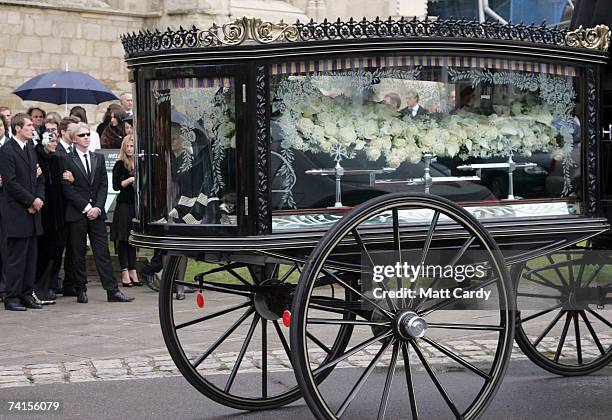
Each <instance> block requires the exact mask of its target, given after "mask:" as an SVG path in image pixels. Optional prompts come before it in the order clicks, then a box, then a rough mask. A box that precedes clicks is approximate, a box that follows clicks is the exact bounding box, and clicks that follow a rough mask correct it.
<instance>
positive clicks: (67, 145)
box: [60, 138, 74, 154]
mask: <svg viewBox="0 0 612 420" xmlns="http://www.w3.org/2000/svg"><path fill="white" fill-rule="evenodd" d="M60 144H61V145H62V147H63V148H64V150H65V151H66V153H68V154H70V149H68V148H69V147H72V145H71V144H69V143H67V142H66V141H64V139H63V138H61V139H60ZM72 148H73V149H74V147H72Z"/></svg>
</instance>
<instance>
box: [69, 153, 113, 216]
mask: <svg viewBox="0 0 612 420" xmlns="http://www.w3.org/2000/svg"><path fill="white" fill-rule="evenodd" d="M89 156H90V166H91V177H90V178H88V177H87V172H85V166H84V165H83V162H82V161H81V159H80V158H79V155H78V154H77V152H76V151H74V152H73V153H72V154H71V155H66V156H62V161H61V162H62V163H61V168H62V172H64V171H70V172H72V175H73V176H74V182H73V183H70V182H68V181H65V180H62V187H63V192H64V197H65V198H66V202H67V203H66V221H67V222H76V221H78V220H80V219H81V218H82V217H83V210H84V209H85V207H87V204H88V203H89V204H91V206H92V207H97V208H99V209H100V210H101V211H102V214H100V216H99V217H100V218H102V220H106V213H105V211H104V204H105V203H106V194H107V192H108V178H107V177H106V164H105V163H104V155H102V154H99V153H93V152H89Z"/></svg>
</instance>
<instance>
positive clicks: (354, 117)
mask: <svg viewBox="0 0 612 420" xmlns="http://www.w3.org/2000/svg"><path fill="white" fill-rule="evenodd" d="M302 99H303V100H302V101H300V102H298V103H293V104H291V107H288V109H287V111H288V112H284V113H283V114H282V115H280V116H279V118H278V120H277V122H278V124H279V126H280V128H281V130H282V134H283V140H282V143H281V146H282V147H283V148H293V149H297V150H302V151H309V152H314V153H328V154H330V155H332V156H334V157H335V158H336V160H337V161H339V160H341V158H342V157H343V156H344V157H353V156H354V154H355V153H356V152H357V151H360V150H363V151H364V152H365V155H366V156H367V158H368V159H369V160H371V161H376V160H377V159H379V158H380V157H381V156H383V157H384V158H385V161H386V164H387V165H388V166H390V167H398V166H399V165H401V164H402V162H412V163H417V162H419V161H420V160H421V157H422V154H423V153H432V154H434V155H436V156H440V157H456V156H457V157H459V158H461V159H467V158H468V157H479V158H490V157H495V156H509V155H511V154H513V155H521V156H526V157H529V156H531V154H532V153H534V152H536V151H543V152H549V153H551V154H552V155H553V157H554V158H555V159H563V158H564V157H566V156H568V155H569V154H570V153H571V149H572V142H571V141H569V142H568V141H565V142H564V143H565V145H563V146H560V145H559V144H558V143H557V136H558V134H559V130H558V129H557V128H556V127H555V124H554V116H553V112H552V108H551V107H550V106H549V105H524V104H521V103H516V104H514V105H513V106H512V107H509V108H506V109H500V110H499V111H500V112H499V113H496V114H492V115H489V116H485V115H480V114H477V113H474V112H469V111H461V110H460V111H458V112H456V113H454V114H446V115H439V114H436V115H429V116H425V117H421V118H414V119H413V118H410V117H408V116H403V115H402V114H401V113H399V112H396V111H394V110H393V109H390V108H389V107H388V106H386V105H384V104H380V103H375V102H365V103H362V104H360V103H355V102H354V101H352V100H351V99H350V98H346V97H344V96H338V97H335V98H331V97H328V96H325V95H309V96H308V97H306V98H305V97H302ZM563 137H564V139H566V140H567V137H568V136H566V135H564V136H563ZM569 137H570V139H571V135H570V136H569ZM339 151H343V154H342V153H340V152H339Z"/></svg>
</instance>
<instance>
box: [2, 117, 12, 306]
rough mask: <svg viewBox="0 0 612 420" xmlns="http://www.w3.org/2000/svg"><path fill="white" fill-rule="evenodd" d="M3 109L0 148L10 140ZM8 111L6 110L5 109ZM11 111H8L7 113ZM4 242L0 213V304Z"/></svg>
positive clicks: (3, 287)
mask: <svg viewBox="0 0 612 420" xmlns="http://www.w3.org/2000/svg"><path fill="white" fill-rule="evenodd" d="M3 108H6V107H2V106H0V122H2V124H0V125H2V130H0V148H1V147H2V146H4V144H5V143H6V142H7V141H8V139H9V138H10V132H11V130H10V128H9V127H8V124H9V122H8V120H7V119H6V117H5V116H4V114H3ZM6 109H8V108H6ZM10 112H11V111H10V110H9V113H10ZM1 194H2V176H0V195H1ZM3 241H4V235H2V213H0V303H1V302H4V295H5V292H4V289H5V288H6V287H5V283H6V281H5V279H4V269H3V268H2V248H3V243H2V242H3Z"/></svg>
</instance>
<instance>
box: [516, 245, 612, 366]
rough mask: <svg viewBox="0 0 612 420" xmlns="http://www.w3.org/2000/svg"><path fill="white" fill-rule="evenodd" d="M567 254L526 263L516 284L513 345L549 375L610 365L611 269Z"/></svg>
mask: <svg viewBox="0 0 612 420" xmlns="http://www.w3.org/2000/svg"><path fill="white" fill-rule="evenodd" d="M610 262H611V261H610V259H609V257H608V256H607V255H603V254H602V253H599V252H597V251H592V250H588V249H576V250H568V251H565V252H561V253H556V254H553V255H549V256H547V257H542V258H540V259H538V260H534V261H530V262H528V263H527V264H526V265H525V267H524V268H523V270H522V272H521V274H520V277H518V281H517V285H516V287H517V289H516V294H517V309H518V310H519V311H520V312H519V320H518V323H517V332H516V341H517V343H518V345H519V346H520V348H521V350H522V351H523V353H525V355H526V356H527V357H529V359H530V360H532V361H533V362H534V363H536V364H537V365H538V366H540V367H542V368H544V369H546V370H547V371H549V372H552V373H555V374H557V375H564V376H577V375H586V374H589V373H592V372H595V371H597V370H599V369H601V368H603V367H604V366H606V365H607V364H608V363H610V361H612V308H611V305H612V281H611V278H612V276H611V275H610V272H611V271H612V265H610Z"/></svg>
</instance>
